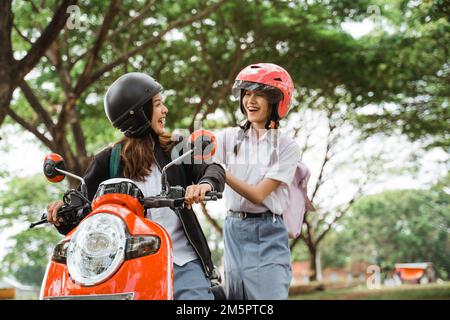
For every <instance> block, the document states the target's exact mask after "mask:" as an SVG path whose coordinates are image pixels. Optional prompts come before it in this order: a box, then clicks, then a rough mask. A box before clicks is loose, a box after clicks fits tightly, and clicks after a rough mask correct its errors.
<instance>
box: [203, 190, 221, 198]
mask: <svg viewBox="0 0 450 320" xmlns="http://www.w3.org/2000/svg"><path fill="white" fill-rule="evenodd" d="M205 198H213V200H217V199H222V192H216V191H208V192H206V193H205ZM214 198H216V199H214Z"/></svg>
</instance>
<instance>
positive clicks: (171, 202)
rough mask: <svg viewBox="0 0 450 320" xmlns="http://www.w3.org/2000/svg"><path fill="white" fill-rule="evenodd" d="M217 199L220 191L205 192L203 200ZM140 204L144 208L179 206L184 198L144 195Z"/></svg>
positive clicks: (220, 194) (181, 205) (220, 197)
mask: <svg viewBox="0 0 450 320" xmlns="http://www.w3.org/2000/svg"><path fill="white" fill-rule="evenodd" d="M217 199H222V193H221V192H214V191H210V192H206V193H205V201H216V200H217ZM142 204H143V205H144V208H145V209H150V208H163V207H169V208H181V207H183V205H184V198H167V197H164V196H153V197H145V198H144V199H143V200H142Z"/></svg>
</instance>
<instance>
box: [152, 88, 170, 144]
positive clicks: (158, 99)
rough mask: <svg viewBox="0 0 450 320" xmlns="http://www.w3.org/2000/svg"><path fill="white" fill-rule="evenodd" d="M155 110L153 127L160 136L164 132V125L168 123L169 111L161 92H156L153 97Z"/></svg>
mask: <svg viewBox="0 0 450 320" xmlns="http://www.w3.org/2000/svg"><path fill="white" fill-rule="evenodd" d="M152 104H153V112H152V120H151V127H152V129H153V131H155V133H156V134H157V135H158V136H160V135H162V134H163V133H164V126H165V124H166V115H167V113H168V112H169V110H168V109H167V107H166V106H165V105H164V102H163V99H162V96H161V93H158V94H156V95H155V96H154V97H153V98H152Z"/></svg>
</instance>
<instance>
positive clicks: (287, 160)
mask: <svg viewBox="0 0 450 320" xmlns="http://www.w3.org/2000/svg"><path fill="white" fill-rule="evenodd" d="M239 131H241V132H242V130H241V129H240V128H239V127H235V128H227V129H225V130H222V131H221V132H218V133H217V134H216V139H217V151H216V154H215V156H214V161H215V162H218V163H221V164H222V165H223V166H224V167H225V169H226V170H229V171H230V172H231V174H233V175H234V176H235V177H237V178H238V179H240V180H243V181H245V182H246V183H248V184H250V185H254V186H255V185H257V184H258V183H259V182H260V181H261V180H263V179H265V178H270V179H273V180H277V181H280V182H281V184H280V186H279V187H278V188H276V189H275V190H274V191H273V192H272V193H271V194H270V195H268V196H267V197H266V198H265V199H264V201H263V202H262V204H260V205H257V204H254V203H252V202H251V201H249V200H247V199H246V198H244V197H242V196H241V195H239V194H238V193H237V192H235V191H234V190H233V189H231V188H230V187H229V186H228V185H227V186H226V187H225V191H224V194H225V200H226V205H227V209H228V210H233V211H244V212H253V213H259V212H264V211H267V210H270V211H272V212H273V213H275V214H282V213H283V211H284V210H285V209H286V207H287V203H288V185H289V184H290V183H291V182H292V180H293V178H294V174H295V169H296V167H297V162H298V161H299V160H300V148H299V146H298V145H297V143H296V142H295V141H294V140H293V139H291V138H288V137H285V136H283V134H282V133H281V132H280V130H268V131H265V133H264V134H262V135H261V136H260V137H259V138H257V137H256V134H255V132H254V129H252V128H251V129H249V130H247V131H246V132H245V134H244V136H243V140H242V143H241V145H240V147H239V150H238V154H237V156H236V155H235V154H234V146H235V145H236V143H237V140H238V134H239ZM280 139H288V140H289V141H288V142H287V143H285V144H284V149H283V150H280V144H279V141H280ZM276 141H277V142H278V143H274V142H276Z"/></svg>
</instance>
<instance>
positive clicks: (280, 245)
mask: <svg viewBox="0 0 450 320" xmlns="http://www.w3.org/2000/svg"><path fill="white" fill-rule="evenodd" d="M224 242H225V287H226V292H227V298H228V299H230V300H281V299H287V298H288V291H289V285H290V283H291V279H292V269H291V254H290V249H289V245H288V234H287V230H286V227H285V226H284V223H283V220H282V217H281V216H276V218H275V221H274V220H273V218H272V217H262V218H247V219H240V218H235V217H229V216H228V217H226V219H225V226H224Z"/></svg>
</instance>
